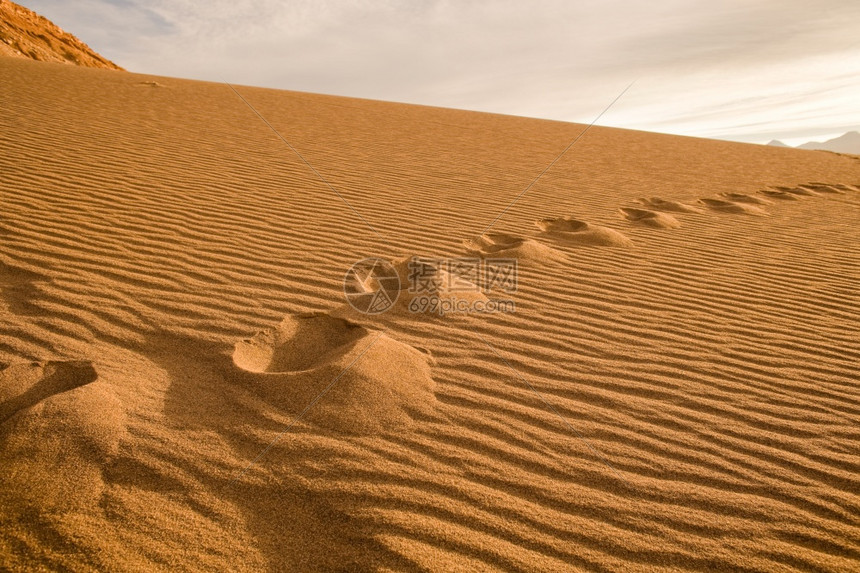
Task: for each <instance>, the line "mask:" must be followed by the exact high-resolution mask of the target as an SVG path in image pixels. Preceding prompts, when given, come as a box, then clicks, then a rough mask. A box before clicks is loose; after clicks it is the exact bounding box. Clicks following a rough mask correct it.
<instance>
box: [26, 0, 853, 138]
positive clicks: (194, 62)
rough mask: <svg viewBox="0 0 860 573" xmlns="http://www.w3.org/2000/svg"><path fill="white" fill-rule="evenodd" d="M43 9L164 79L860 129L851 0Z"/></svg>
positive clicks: (671, 123)
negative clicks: (628, 89)
mask: <svg viewBox="0 0 860 573" xmlns="http://www.w3.org/2000/svg"><path fill="white" fill-rule="evenodd" d="M28 5H31V7H33V8H34V9H36V10H37V11H40V12H42V13H43V14H45V15H46V16H48V17H49V18H52V19H56V20H57V21H58V23H61V22H62V23H61V25H63V26H66V27H68V29H70V30H72V31H73V32H74V33H76V34H77V35H79V36H81V37H82V38H83V39H84V40H85V41H87V42H89V43H91V45H93V47H94V48H96V49H97V50H100V51H102V52H103V53H104V54H105V55H106V56H107V57H110V58H112V59H114V60H115V61H117V62H118V63H120V65H123V66H125V67H127V68H128V69H131V70H133V71H140V72H146V73H153V74H162V75H171V76H179V77H190V78H198V79H208V80H215V81H218V80H221V79H228V80H229V81H231V82H235V83H241V84H250V85H262V86H268V87H276V88H283V89H293V90H300V91H310V92H320V93H330V94H338V95H347V96H354V97H366V98H374V99H383V100H393V101H404V102H412V103H422V104H428V105H440V106H449V107H459V108H465V109H476V110H484V111H493V112H500V113H510V114H517V115H528V116H536V117H547V118H553V119H561V120H568V121H586V122H587V121H590V120H591V119H593V118H594V116H595V115H596V114H597V113H598V112H599V111H600V110H601V109H602V108H603V107H604V106H605V105H606V104H607V103H608V102H609V101H611V100H612V98H613V97H615V95H617V94H618V93H619V92H620V91H621V90H622V89H623V87H624V86H626V85H627V84H628V83H629V82H630V81H631V80H633V79H638V80H639V81H638V82H637V84H636V86H635V87H634V89H633V90H631V92H630V93H629V94H627V95H625V97H624V98H623V99H622V101H621V102H619V104H618V105H617V106H616V107H615V108H613V109H612V110H611V111H610V112H609V113H608V114H607V115H606V116H605V117H604V118H603V120H602V122H604V123H607V124H612V125H620V126H626V127H633V128H639V129H652V130H658V131H668V132H672V133H684V134H688V135H702V136H710V137H726V138H736V139H752V140H755V139H756V138H759V135H760V134H761V135H763V134H764V133H765V132H766V133H775V132H780V131H781V130H783V131H792V130H794V131H796V130H805V131H806V132H811V131H814V130H816V129H818V130H819V132H820V133H825V132H826V133H830V132H832V131H833V128H834V127H835V126H836V125H840V126H841V125H846V124H847V125H851V124H852V123H856V122H858V121H860V119H857V118H858V117H860V114H858V104H856V103H854V102H857V101H860V97H857V96H858V93H857V92H856V90H855V89H852V87H851V85H848V84H847V83H846V75H849V74H854V75H855V77H856V75H857V74H858V73H860V36H858V35H857V34H856V22H857V21H860V3H857V2H854V1H853V0H849V1H837V0H823V1H821V2H817V3H815V4H814V5H813V4H812V3H809V2H807V1H801V0H758V1H755V0H744V1H741V0H723V1H719V0H714V1H710V2H706V1H690V0H663V1H660V2H657V1H655V2H631V1H622V0H580V1H578V2H570V1H568V0H543V1H537V2H532V3H523V2H514V1H507V0H500V1H492V2H491V1H468V0H465V1H463V0H460V1H455V0H451V1H446V0H423V1H414V2H393V1H371V0H346V1H331V0H320V1H309V0H295V1H292V2H280V1H274V0H261V1H255V2H251V1H248V0H231V1H227V0H211V1H209V2H205V3H203V2H198V1H192V0H150V1H148V2H143V1H142V0H115V1H112V2H111V1H108V0H83V1H82V2H76V3H75V4H74V7H73V8H72V7H69V6H68V4H67V3H64V2H59V1H58V0H39V1H34V2H30V3H28ZM816 122H817V123H816ZM792 133H793V131H792Z"/></svg>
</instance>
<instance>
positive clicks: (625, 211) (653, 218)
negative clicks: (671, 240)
mask: <svg viewBox="0 0 860 573" xmlns="http://www.w3.org/2000/svg"><path fill="white" fill-rule="evenodd" d="M619 211H620V212H621V215H623V216H624V218H625V219H627V220H628V221H630V222H631V223H634V224H636V225H641V226H643V227H650V228H652V229H677V228H678V227H680V226H681V223H679V222H678V219H676V218H675V217H673V216H672V215H669V214H667V213H660V212H658V211H651V210H648V209H633V208H630V207H622V208H621V209H619Z"/></svg>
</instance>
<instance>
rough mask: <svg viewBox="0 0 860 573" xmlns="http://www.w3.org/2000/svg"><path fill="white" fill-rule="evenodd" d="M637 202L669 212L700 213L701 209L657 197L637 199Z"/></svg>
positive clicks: (656, 209)
mask: <svg viewBox="0 0 860 573" xmlns="http://www.w3.org/2000/svg"><path fill="white" fill-rule="evenodd" d="M639 202H640V203H642V204H643V205H645V206H646V207H648V208H649V209H654V210H655V211H666V212H670V213H702V212H703V211H702V210H701V209H699V208H698V207H694V206H693V205H687V204H685V203H679V202H678V201H667V200H665V199H660V198H659V197H651V198H650V199H645V198H642V199H639Z"/></svg>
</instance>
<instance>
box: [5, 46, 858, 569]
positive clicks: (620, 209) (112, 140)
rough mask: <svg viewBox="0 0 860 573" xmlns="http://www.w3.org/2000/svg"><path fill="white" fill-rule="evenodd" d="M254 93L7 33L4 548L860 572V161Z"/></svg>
mask: <svg viewBox="0 0 860 573" xmlns="http://www.w3.org/2000/svg"><path fill="white" fill-rule="evenodd" d="M235 87H236V90H237V91H238V92H239V93H240V94H241V95H242V97H244V98H245V99H247V101H248V103H250V104H251V105H253V106H254V108H256V110H258V111H259V113H260V114H261V115H262V116H263V117H264V118H265V119H266V120H267V121H268V122H269V123H270V124H271V126H272V127H273V128H275V129H276V130H277V131H278V132H279V133H280V134H281V135H282V136H283V137H284V138H285V139H286V140H287V141H288V142H289V144H290V145H291V146H293V147H294V148H295V150H297V151H298V152H299V153H301V155H302V157H304V158H305V160H306V161H307V163H309V164H310V165H312V166H313V168H314V169H315V170H316V171H317V172H318V174H319V175H320V176H322V177H323V178H324V179H325V180H326V181H327V182H328V184H326V183H324V182H323V181H322V180H321V179H320V177H319V176H318V175H317V174H316V173H314V171H312V170H311V169H309V167H308V165H307V164H306V163H305V162H303V161H302V160H301V159H300V158H299V157H298V156H297V155H296V153H294V152H293V150H291V149H290V148H289V147H288V146H287V145H285V143H284V142H283V141H282V140H281V139H279V137H278V136H277V135H275V134H274V133H273V132H272V130H270V129H269V127H268V126H267V125H266V124H265V123H264V122H263V121H261V119H260V118H259V117H258V116H257V115H256V114H255V113H254V112H253V111H252V110H251V109H250V108H249V107H248V106H247V105H246V104H245V103H243V101H242V100H241V99H240V98H239V97H237V95H236V93H234V91H233V90H231V88H230V87H229V86H227V85H224V84H217V83H205V82H195V81H185V80H179V79H173V78H162V77H153V76H142V75H137V74H132V73H127V72H118V71H109V70H102V69H93V68H79V67H73V66H66V65H61V64H51V63H43V62H33V61H28V60H24V59H16V58H10V57H0V110H2V112H0V146H2V153H0V362H2V364H0V569H2V570H13V571H27V570H37V569H38V570H42V569H43V570H69V571H92V570H99V571H216V570H220V571H261V570H271V571H332V570H342V571H411V570H423V571H578V570H583V571H643V572H644V571H706V570H707V571H796V570H800V571H851V570H854V571H857V570H858V569H860V565H858V563H860V478H858V470H860V447H858V445H860V425H858V422H860V390H858V374H859V373H858V362H860V326H858V325H860V294H858V293H860V290H858V281H860V249H858V248H857V245H858V244H860V231H858V222H860V189H858V187H857V185H858V184H860V160H858V158H857V157H851V156H845V155H836V154H832V153H825V152H814V151H801V150H796V149H785V148H776V147H766V146H754V145H745V144H738V143H729V142H722V141H712V140H704V139H694V138H685V137H678V136H670V135H660V134H654V133H644V132H636V131H627V130H621V129H610V128H604V127H594V128H592V129H591V130H589V131H588V132H587V133H586V134H585V135H584V136H583V137H582V138H581V139H580V141H578V142H577V143H576V145H574V146H573V147H572V148H571V149H570V151H569V152H568V153H566V154H565V155H564V156H563V157H562V158H561V159H560V160H559V161H558V162H557V163H556V164H555V165H554V166H553V167H552V169H550V170H549V171H548V172H547V173H546V174H545V175H544V176H543V177H542V178H541V179H540V180H539V181H538V182H537V183H536V184H535V185H534V186H533V187H532V188H531V189H529V191H528V193H525V194H524V195H522V196H521V197H520V199H519V200H518V201H517V202H516V204H515V205H514V206H513V207H512V208H510V209H509V210H508V211H506V212H505V213H504V215H503V216H501V217H500V218H499V219H498V221H496V222H495V224H493V225H492V227H491V228H487V227H488V225H490V224H491V222H492V221H494V220H495V219H496V217H498V216H499V215H500V213H502V212H503V211H504V210H505V208H506V207H507V206H508V205H509V204H510V203H511V202H512V201H513V200H514V199H515V198H516V197H517V195H519V194H520V193H521V192H522V191H523V190H524V189H526V187H527V186H528V185H529V184H530V183H531V182H532V181H533V179H534V178H535V176H536V175H537V174H539V173H540V172H541V171H542V170H543V169H545V168H546V167H547V166H548V165H550V163H551V162H552V161H553V160H554V159H555V158H556V157H557V155H558V154H559V152H560V151H561V150H562V149H564V148H565V146H566V145H568V143H569V142H571V141H572V140H573V139H574V138H575V137H577V136H578V135H579V134H580V133H581V132H582V130H583V128H584V127H585V126H583V125H576V124H569V123H562V122H553V121H544V120H536V119H526V118H520V117H509V116H500V115H492V114H485V113H474V112H466V111H456V110H450V109H438V108H431V107H421V106H410V105H402V104H393V103H384V102H377V101H366V100H357V99H348V98H340V97H329V96H321V95H312V94H306V93H296V92H287V91H277V90H269V89H260V88H251V87H242V86H235ZM335 190H336V192H335ZM347 203H348V204H349V206H347ZM467 255H471V256H476V257H484V258H491V257H494V256H504V257H510V258H515V259H516V260H517V262H518V277H517V289H516V292H515V293H512V295H511V296H512V297H513V299H514V300H515V302H516V312H507V313H495V314H489V313H485V314H477V313H473V314H461V315H456V316H455V315H445V316H438V315H432V314H415V313H410V312H408V311H404V310H403V309H393V310H392V311H391V312H385V313H380V314H374V315H370V314H361V313H359V312H357V311H354V310H351V309H350V307H349V306H348V305H347V304H346V300H345V296H344V284H343V280H344V276H345V275H346V273H347V271H348V269H350V267H351V266H352V265H353V264H354V263H355V262H357V261H360V260H362V259H365V258H367V257H379V258H380V259H381V260H386V261H395V262H396V261H402V260H403V258H404V257H412V256H422V257H430V258H434V257H435V258H444V257H464V256H467ZM356 282H357V283H361V284H357V285H353V286H354V288H356V289H358V290H359V292H360V289H362V288H366V285H365V283H363V282H361V281H356ZM350 288H353V287H350ZM367 288H370V287H367ZM323 391H325V392H323Z"/></svg>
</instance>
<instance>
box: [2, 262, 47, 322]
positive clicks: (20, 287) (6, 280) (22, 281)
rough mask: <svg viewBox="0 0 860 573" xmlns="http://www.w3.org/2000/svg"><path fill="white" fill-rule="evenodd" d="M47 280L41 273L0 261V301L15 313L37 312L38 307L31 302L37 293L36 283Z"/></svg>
mask: <svg viewBox="0 0 860 573" xmlns="http://www.w3.org/2000/svg"><path fill="white" fill-rule="evenodd" d="M47 281H48V278H47V277H45V276H43V275H40V274H37V273H34V272H31V271H28V270H25V269H21V268H18V267H13V266H11V265H6V264H4V263H0V301H2V302H5V303H6V305H7V306H8V308H9V310H10V311H11V312H13V313H15V314H33V313H34V312H38V310H39V308H38V307H37V306H35V305H34V304H33V302H32V301H33V300H34V299H35V298H36V295H37V294H38V289H37V287H36V285H37V284H38V283H40V282H47ZM2 302H0V303H2Z"/></svg>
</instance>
